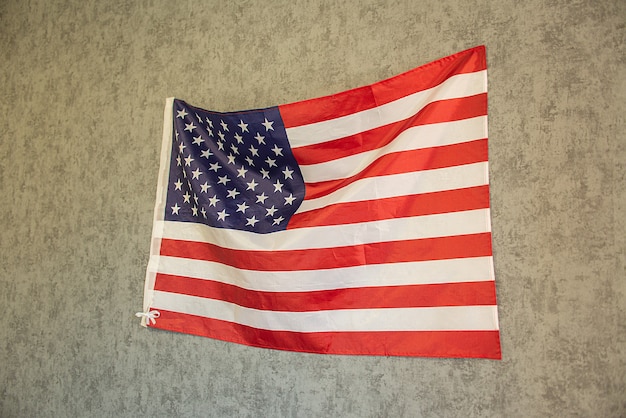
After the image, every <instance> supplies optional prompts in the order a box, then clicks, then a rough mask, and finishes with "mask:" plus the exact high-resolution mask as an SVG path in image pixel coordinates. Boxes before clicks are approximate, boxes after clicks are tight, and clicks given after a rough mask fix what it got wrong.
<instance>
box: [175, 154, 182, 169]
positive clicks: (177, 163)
mask: <svg viewBox="0 0 626 418" xmlns="http://www.w3.org/2000/svg"><path fill="white" fill-rule="evenodd" d="M176 165H177V166H179V167H180V166H181V165H183V163H181V161H180V155H179V156H178V157H176Z"/></svg>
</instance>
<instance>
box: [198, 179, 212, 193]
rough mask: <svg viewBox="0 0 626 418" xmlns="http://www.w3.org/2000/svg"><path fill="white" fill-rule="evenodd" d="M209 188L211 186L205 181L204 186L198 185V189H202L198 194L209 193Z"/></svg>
mask: <svg viewBox="0 0 626 418" xmlns="http://www.w3.org/2000/svg"><path fill="white" fill-rule="evenodd" d="M210 187H211V185H210V184H209V183H208V182H207V181H205V182H204V184H201V185H200V188H201V189H202V190H200V192H201V193H206V192H208V191H209V188H210Z"/></svg>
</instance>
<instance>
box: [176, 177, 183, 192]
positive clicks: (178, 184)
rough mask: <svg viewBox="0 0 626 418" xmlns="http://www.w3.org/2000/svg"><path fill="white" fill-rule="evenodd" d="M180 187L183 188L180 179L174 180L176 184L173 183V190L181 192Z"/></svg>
mask: <svg viewBox="0 0 626 418" xmlns="http://www.w3.org/2000/svg"><path fill="white" fill-rule="evenodd" d="M181 187H183V182H182V181H180V179H178V180H176V183H174V190H181V191H182V190H183V189H181Z"/></svg>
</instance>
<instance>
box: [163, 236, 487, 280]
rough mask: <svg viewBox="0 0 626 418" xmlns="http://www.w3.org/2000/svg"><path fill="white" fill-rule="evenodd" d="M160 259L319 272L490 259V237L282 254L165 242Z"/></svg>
mask: <svg viewBox="0 0 626 418" xmlns="http://www.w3.org/2000/svg"><path fill="white" fill-rule="evenodd" d="M161 255H163V256H170V257H179V258H189V259H194V260H205V261H214V262H218V263H222V264H226V265H229V266H232V267H236V268H241V269H246V270H259V271H293V270H320V269H331V268H342V267H351V266H362V265H366V264H385V263H400V262H406V261H426V260H444V259H451V258H465V257H483V256H490V255H491V233H490V232H485V233H480V234H469V235H457V236H451V237H441V238H426V239H414V240H405V241H390V242H375V243H370V244H360V245H353V246H345V247H333V248H310V249H306V250H282V251H258V250H257V251H251V250H234V249H230V248H224V247H220V246H217V245H214V244H209V243H204V242H194V241H181V240H173V239H167V238H163V239H162V240H161Z"/></svg>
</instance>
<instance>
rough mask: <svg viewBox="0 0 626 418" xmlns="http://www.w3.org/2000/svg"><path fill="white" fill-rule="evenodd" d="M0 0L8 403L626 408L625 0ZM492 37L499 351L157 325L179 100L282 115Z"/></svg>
mask: <svg viewBox="0 0 626 418" xmlns="http://www.w3.org/2000/svg"><path fill="white" fill-rule="evenodd" d="M395 3H397V4H395V5H393V6H391V5H390V3H389V2H385V1H382V0H378V1H376V0H368V1H356V0H349V1H339V0H336V1H328V2H321V1H305V0H295V1H294V0H278V1H260V0H249V1H240V2H226V1H223V2H218V1H213V2H208V1H206V2H203V1H200V0H194V1H176V2H174V1H166V0H163V1H158V0H154V1H137V2H133V1H126V0H124V1H96V0H74V1H51V0H31V1H18V0H4V1H2V2H0V23H1V24H0V94H1V95H2V99H3V100H2V101H1V102H0V108H1V110H2V112H1V116H0V138H1V143H0V196H1V197H2V200H1V201H0V231H1V232H0V234H1V235H0V416H2V417H91V416H93V417H99V416H103V417H106V416H123V417H142V416H164V417H166V416H172V417H174V416H175V417H196V416H216V417H230V416H235V417H326V416H337V417H419V416H427V417H431V416H441V417H468V416H485V417H521V416H524V417H544V416H583V417H596V416H597V417H611V416H613V417H618V416H625V415H626V383H625V377H624V376H625V375H626V367H625V358H626V353H625V345H626V328H625V325H624V324H625V323H626V315H625V308H624V307H625V306H626V297H625V294H626V285H625V280H626V271H625V265H626V263H625V261H626V256H625V248H626V244H625V236H626V225H625V222H626V215H625V210H626V207H625V205H626V195H625V190H626V187H625V186H626V181H625V167H624V166H625V162H626V149H625V145H626V138H625V135H624V134H625V131H624V114H625V106H624V104H625V102H626V91H625V90H626V86H625V82H626V66H625V58H624V57H625V55H626V50H625V43H626V42H625V33H626V29H625V24H626V2H625V1H623V0H613V1H610V0H580V1H564V0H551V1H546V0H534V1H526V2H518V1H512V0H506V1H486V0H469V1H462V0H424V1H419V2H418V1H409V0H406V1H397V2H395ZM478 44H485V45H486V46H487V54H488V63H489V88H490V92H489V94H490V103H489V108H490V127H489V129H490V159H491V165H490V168H491V180H492V213H493V237H494V249H495V263H496V273H497V286H498V298H499V305H500V308H499V312H500V320H501V328H502V344H503V355H504V359H503V360H502V361H489V360H459V359H419V358H417V359H414V358H385V357H349V356H321V355H310V354H297V353H288V352H279V351H271V350H264V349H257V348H249V347H244V346H239V345H234V344H229V343H224V342H220V341H214V340H209V339H204V338H199V337H193V336H188V335H182V334H175V333H169V332H161V331H154V330H146V329H144V328H142V327H140V325H139V320H138V319H137V318H135V317H134V316H133V314H134V313H135V312H136V311H138V310H141V306H142V296H143V280H144V272H145V268H146V263H147V260H148V250H149V244H150V232H151V222H152V211H153V204H154V197H155V188H156V179H157V170H158V161H159V159H158V156H159V152H160V145H161V129H162V115H163V105H164V99H165V98H166V97H168V96H177V97H180V98H183V99H186V100H189V101H190V102H191V103H195V104H198V105H202V106H204V107H207V108H213V109H217V110H224V111H226V110H236V109H245V108H253V107H264V106H270V105H274V104H278V103H287V102H292V101H296V100H301V99H306V98H312V97H316V96H320V95H325V94H330V93H334V92H338V91H341V90H344V89H347V88H351V87H356V86H360V85H364V84H369V83H372V82H375V81H378V80H380V79H382V78H385V77H389V76H392V75H395V74H398V73H400V72H403V71H405V70H408V69H411V68H413V67H416V66H419V65H421V64H424V63H426V62H429V61H431V60H434V59H437V58H440V57H442V56H445V55H448V54H451V53H454V52H457V51H460V50H462V49H465V48H468V47H472V46H475V45H478Z"/></svg>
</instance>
